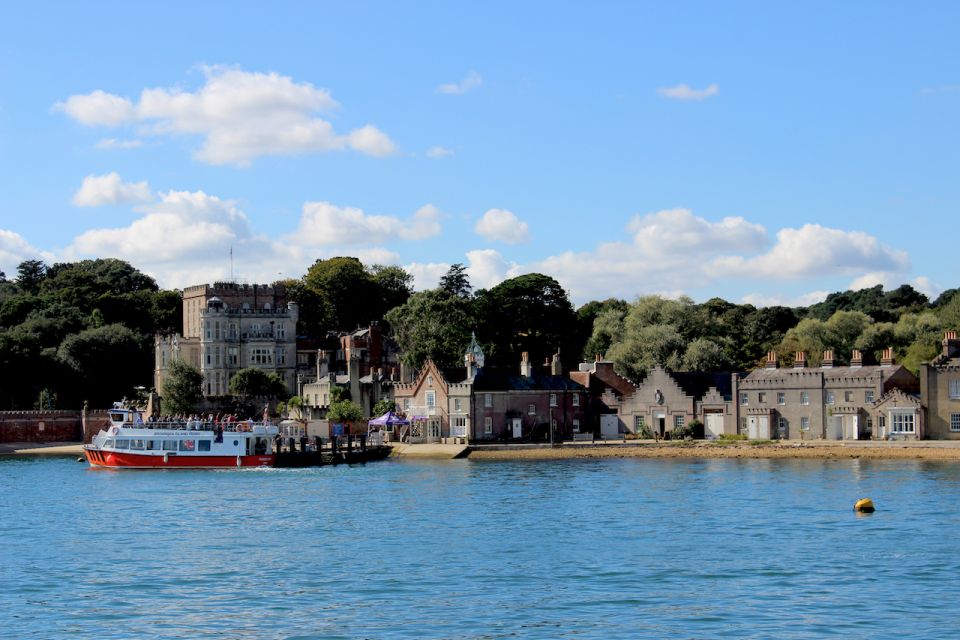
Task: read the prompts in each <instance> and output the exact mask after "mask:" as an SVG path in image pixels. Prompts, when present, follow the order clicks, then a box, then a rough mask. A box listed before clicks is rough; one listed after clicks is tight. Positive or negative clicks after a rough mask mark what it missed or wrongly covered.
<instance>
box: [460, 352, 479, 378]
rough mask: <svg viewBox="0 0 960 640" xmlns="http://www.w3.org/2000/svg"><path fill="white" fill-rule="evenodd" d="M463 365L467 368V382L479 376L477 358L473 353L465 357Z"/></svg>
mask: <svg viewBox="0 0 960 640" xmlns="http://www.w3.org/2000/svg"><path fill="white" fill-rule="evenodd" d="M463 363H464V365H465V366H466V368H467V380H473V379H474V377H476V375H477V358H476V356H474V355H473V354H472V353H468V354H467V355H465V356H463Z"/></svg>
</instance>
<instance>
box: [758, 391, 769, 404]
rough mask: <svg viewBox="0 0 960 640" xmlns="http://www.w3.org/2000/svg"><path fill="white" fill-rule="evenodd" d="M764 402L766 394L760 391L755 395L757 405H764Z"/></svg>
mask: <svg viewBox="0 0 960 640" xmlns="http://www.w3.org/2000/svg"><path fill="white" fill-rule="evenodd" d="M766 401H767V393H766V392H765V391H761V392H760V393H758V394H757V403H758V404H763V403H765V402H766Z"/></svg>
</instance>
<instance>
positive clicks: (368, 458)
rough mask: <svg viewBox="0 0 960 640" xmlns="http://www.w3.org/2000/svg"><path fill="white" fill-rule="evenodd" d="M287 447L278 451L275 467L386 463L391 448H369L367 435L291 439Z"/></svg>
mask: <svg viewBox="0 0 960 640" xmlns="http://www.w3.org/2000/svg"><path fill="white" fill-rule="evenodd" d="M283 445H284V447H283V448H282V449H280V450H278V451H277V453H276V459H275V461H274V466H275V467H278V468H287V469H289V468H300V467H320V466H324V465H331V464H362V463H365V462H373V461H375V460H383V459H385V458H387V457H388V456H389V455H390V451H391V447H389V446H387V445H376V446H368V444H367V438H366V436H365V435H361V436H356V438H354V437H353V436H346V437H342V438H339V439H338V438H332V439H330V440H324V439H322V438H320V437H315V438H314V439H313V441H312V442H311V441H310V440H308V439H307V438H300V441H299V442H297V441H296V439H294V438H288V439H286V440H285V441H284V442H283Z"/></svg>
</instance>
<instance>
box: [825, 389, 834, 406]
mask: <svg viewBox="0 0 960 640" xmlns="http://www.w3.org/2000/svg"><path fill="white" fill-rule="evenodd" d="M835 401H836V397H835V396H834V394H833V391H827V392H826V403H827V404H834V402H835Z"/></svg>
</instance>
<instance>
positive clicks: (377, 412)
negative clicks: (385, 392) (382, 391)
mask: <svg viewBox="0 0 960 640" xmlns="http://www.w3.org/2000/svg"><path fill="white" fill-rule="evenodd" d="M396 410H397V403H396V402H394V401H393V399H391V398H380V400H378V401H377V404H375V405H373V409H372V410H371V414H372V415H373V416H374V417H377V418H379V417H380V416H382V415H383V414H385V413H387V412H388V411H393V412H396Z"/></svg>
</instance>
